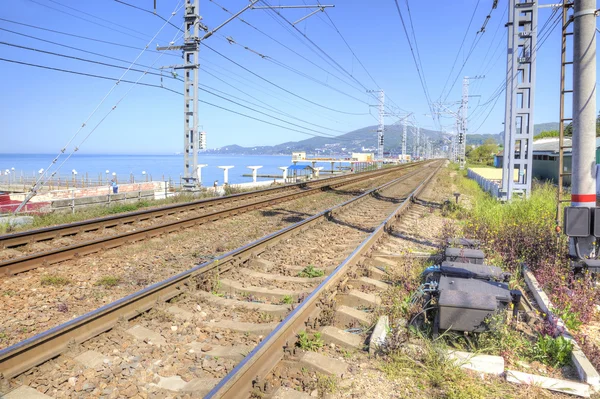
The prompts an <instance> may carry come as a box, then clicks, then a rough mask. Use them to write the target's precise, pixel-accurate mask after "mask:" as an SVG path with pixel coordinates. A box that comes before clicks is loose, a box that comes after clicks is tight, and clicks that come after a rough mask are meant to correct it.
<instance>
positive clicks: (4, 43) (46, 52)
mask: <svg viewBox="0 0 600 399" xmlns="http://www.w3.org/2000/svg"><path fill="white" fill-rule="evenodd" d="M0 44H1V45H4V46H10V47H15V48H20V49H23V50H28V51H35V52H38V53H42V54H49V55H54V56H57V57H62V58H68V59H72V60H76V61H82V62H88V63H91V64H97V65H102V66H107V67H110V68H119V69H127V67H124V66H121V65H115V64H108V63H106V62H100V61H94V60H89V59H86V58H81V57H73V56H70V55H66V54H60V53H54V52H52V51H45V50H41V49H37V48H34V47H26V46H21V45H18V44H13V43H7V42H3V41H0ZM153 69H158V68H153ZM129 70H130V71H134V72H144V71H143V70H141V69H135V68H129ZM158 70H160V69H158ZM144 73H146V74H148V75H156V76H161V77H165V78H168V79H176V78H174V77H173V76H170V75H168V74H167V75H164V74H162V73H156V72H144ZM176 80H179V81H182V80H181V79H176Z"/></svg>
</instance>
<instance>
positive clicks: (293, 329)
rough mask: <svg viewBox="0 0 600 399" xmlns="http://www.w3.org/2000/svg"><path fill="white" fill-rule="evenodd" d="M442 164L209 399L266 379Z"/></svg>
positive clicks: (240, 393) (235, 394)
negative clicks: (325, 296)
mask: <svg viewBox="0 0 600 399" xmlns="http://www.w3.org/2000/svg"><path fill="white" fill-rule="evenodd" d="M440 167H441V165H439V166H438V167H437V168H436V169H434V171H433V172H432V173H431V174H430V175H429V176H428V177H427V178H426V179H425V180H424V181H423V182H422V183H421V184H420V185H419V186H418V187H417V188H416V189H415V190H414V191H413V192H412V193H411V194H410V195H409V196H408V198H407V199H406V200H405V201H403V202H402V203H401V204H400V205H399V206H398V207H397V208H396V209H395V210H394V212H393V213H392V214H391V215H390V216H389V217H388V218H386V220H385V221H383V222H382V223H381V224H380V225H379V226H378V227H377V228H376V229H375V231H373V233H371V234H370V235H369V237H367V238H366V239H365V240H364V241H363V242H362V243H361V244H360V245H359V246H358V247H357V248H356V249H355V250H354V251H353V252H352V253H351V254H350V255H349V256H348V257H347V258H346V259H345V260H344V261H343V262H342V263H341V264H340V265H339V266H337V267H336V268H335V270H334V271H333V272H331V274H330V275H329V276H327V278H326V279H325V280H323V282H321V284H319V286H318V287H317V288H315V290H314V291H313V292H312V293H311V294H310V295H309V296H308V297H307V298H306V299H305V300H304V301H303V302H302V303H301V304H300V305H298V307H297V308H296V309H294V310H293V311H292V312H291V313H290V314H289V315H288V316H287V317H286V318H285V319H284V320H283V321H282V322H281V323H279V325H278V326H277V327H275V329H274V330H273V331H271V333H270V334H269V335H268V336H267V337H266V338H265V339H264V340H263V341H262V342H261V343H260V344H258V346H256V347H255V348H254V350H253V351H252V352H250V354H248V356H246V357H245V358H244V359H243V360H242V361H241V362H240V363H239V364H237V365H236V366H235V367H234V369H233V370H232V371H231V372H230V373H228V374H227V375H226V376H225V378H223V379H222V380H221V382H220V383H219V384H217V385H216V386H215V387H214V388H213V389H212V390H211V391H210V392H209V393H208V394H207V395H206V396H205V399H206V398H210V399H212V398H228V399H229V398H246V397H248V396H249V393H250V392H251V390H252V388H253V383H254V382H255V381H256V380H257V379H259V380H260V379H262V378H263V377H265V376H266V375H267V374H268V373H269V372H270V371H271V370H272V369H273V368H275V366H276V365H277V363H278V362H279V361H280V360H281V359H282V358H283V354H284V347H286V346H289V345H290V344H292V341H293V340H295V337H296V335H297V334H298V332H300V331H301V330H303V329H304V328H305V323H306V321H307V320H308V318H310V317H312V315H314V314H315V312H316V311H317V310H318V309H317V304H318V302H319V299H320V297H321V296H322V295H323V294H324V293H326V292H328V291H329V290H331V289H332V288H333V287H335V285H336V284H338V283H339V282H340V280H341V279H342V278H343V277H344V276H345V275H346V272H347V271H348V270H349V268H350V267H352V266H354V265H355V264H356V262H357V261H358V260H359V259H360V257H361V256H362V255H364V254H365V253H366V252H367V251H368V250H369V249H370V248H371V247H372V245H373V244H374V243H375V242H377V240H379V238H380V237H381V236H382V235H383V234H384V233H385V232H386V231H387V230H388V229H389V227H390V226H391V224H392V222H393V221H394V220H395V219H397V218H399V217H400V216H401V215H402V213H403V212H404V211H405V210H406V209H407V208H408V206H409V204H410V203H411V202H412V201H414V200H415V198H416V197H417V195H419V194H420V193H421V191H422V190H423V189H424V188H425V186H426V185H427V183H428V182H429V181H430V180H431V178H432V177H433V176H434V175H435V174H436V173H437V171H438V170H439V168H440Z"/></svg>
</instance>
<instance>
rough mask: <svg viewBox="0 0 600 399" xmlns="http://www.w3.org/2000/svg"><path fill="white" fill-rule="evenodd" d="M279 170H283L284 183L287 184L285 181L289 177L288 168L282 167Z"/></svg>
mask: <svg viewBox="0 0 600 399" xmlns="http://www.w3.org/2000/svg"><path fill="white" fill-rule="evenodd" d="M279 169H281V170H282V171H283V182H284V183H285V180H286V179H287V175H288V167H287V166H280V167H279Z"/></svg>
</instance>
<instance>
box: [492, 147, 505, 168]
mask: <svg viewBox="0 0 600 399" xmlns="http://www.w3.org/2000/svg"><path fill="white" fill-rule="evenodd" d="M503 160H504V150H500V151H498V153H497V154H495V155H494V168H501V167H502V162H503Z"/></svg>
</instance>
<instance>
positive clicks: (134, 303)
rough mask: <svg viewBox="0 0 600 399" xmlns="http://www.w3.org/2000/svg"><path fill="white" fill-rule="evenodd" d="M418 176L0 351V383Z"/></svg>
mask: <svg viewBox="0 0 600 399" xmlns="http://www.w3.org/2000/svg"><path fill="white" fill-rule="evenodd" d="M419 172H421V170H420V169H417V170H416V171H413V172H410V173H408V174H407V175H404V176H401V177H399V178H397V179H394V180H392V181H390V182H387V183H385V184H383V185H381V186H379V187H376V188H374V189H371V190H368V191H367V192H365V193H363V194H361V195H359V196H357V197H355V198H352V199H350V200H348V201H345V202H344V203H342V204H338V205H336V206H334V207H332V208H329V209H327V210H325V211H322V212H319V213H318V214H315V215H313V216H311V217H308V218H307V219H304V220H302V221H300V222H298V223H295V224H293V225H290V226H288V227H286V228H283V229H281V230H279V231H276V232H274V233H271V234H269V235H267V236H265V237H262V238H260V239H258V240H256V241H253V242H251V243H249V244H247V245H245V246H243V247H240V248H238V249H235V250H233V251H230V252H228V253H226V254H223V255H221V256H219V257H217V258H215V259H213V260H210V261H208V262H205V263H202V264H200V265H197V266H195V267H194V268H192V269H189V270H187V271H184V272H181V273H179V274H177V275H175V276H172V277H170V278H168V279H166V280H163V281H161V282H158V283H155V284H153V285H151V286H148V287H146V288H144V289H142V290H140V291H137V292H135V293H133V294H130V295H128V296H126V297H123V298H121V299H118V300H116V301H114V302H112V303H110V304H107V305H105V306H103V307H101V308H98V309H96V310H93V311H91V312H88V313H86V314H84V315H82V316H79V317H77V318H75V319H72V320H69V321H68V322H66V323H63V324H61V325H59V326H56V327H54V328H51V329H49V330H47V331H45V332H42V333H40V334H37V335H35V336H33V337H31V338H28V339H26V340H24V341H21V342H19V343H17V344H15V345H12V346H10V347H7V348H5V349H2V350H0V383H1V382H2V381H1V380H2V379H5V380H6V379H9V378H12V377H14V376H16V375H18V374H20V373H22V372H24V371H26V370H28V369H30V368H31V367H34V366H37V365H39V364H41V363H43V362H44V361H46V360H49V359H51V358H53V357H56V356H58V355H59V354H60V353H62V352H64V351H65V350H66V349H67V348H68V347H69V346H70V345H72V344H78V343H81V342H84V341H86V340H88V339H90V338H92V337H94V336H97V335H99V334H101V333H103V332H105V331H107V330H110V329H111V328H113V327H114V326H115V325H117V323H119V321H120V320H128V319H131V318H133V317H135V316H138V315H139V314H141V313H143V312H146V311H148V310H150V309H151V308H153V307H154V306H155V305H156V304H157V303H161V302H165V301H168V300H169V299H171V298H173V297H174V296H177V295H179V294H181V293H182V292H184V291H186V290H196V289H198V287H199V283H198V282H197V281H195V280H194V278H196V277H198V276H201V275H205V274H207V273H209V272H211V271H213V270H215V269H216V270H217V271H218V272H219V273H220V272H224V271H227V270H229V269H231V268H233V267H236V266H238V265H241V264H242V263H243V262H244V261H246V260H248V259H250V258H252V257H253V256H256V255H257V254H259V253H261V252H263V251H265V250H267V249H268V248H269V247H271V246H272V245H274V244H275V243H277V242H279V241H281V240H282V239H285V238H288V237H289V236H291V235H293V234H297V233H299V232H300V231H303V230H305V229H308V228H310V227H311V226H312V225H314V224H316V223H319V222H321V221H323V220H324V219H325V218H332V217H333V216H335V215H336V214H337V213H338V212H340V210H341V209H343V208H346V207H347V206H350V205H352V204H356V203H358V202H360V201H362V200H364V199H366V198H368V197H369V196H371V195H373V194H374V193H376V192H378V191H381V190H384V189H386V188H388V187H390V186H392V185H394V184H398V183H400V182H402V181H404V180H406V179H408V178H410V177H412V176H414V175H415V174H417V173H419Z"/></svg>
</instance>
